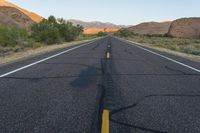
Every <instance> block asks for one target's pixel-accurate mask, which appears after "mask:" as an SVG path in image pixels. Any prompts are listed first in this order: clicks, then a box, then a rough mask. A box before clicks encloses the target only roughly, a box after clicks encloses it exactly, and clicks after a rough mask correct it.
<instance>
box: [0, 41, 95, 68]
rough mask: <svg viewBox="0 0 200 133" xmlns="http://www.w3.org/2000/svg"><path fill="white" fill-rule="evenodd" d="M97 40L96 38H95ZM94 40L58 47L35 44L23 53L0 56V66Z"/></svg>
mask: <svg viewBox="0 0 200 133" xmlns="http://www.w3.org/2000/svg"><path fill="white" fill-rule="evenodd" d="M95 39H97V38H95ZM95 39H88V40H81V41H74V42H70V43H64V44H59V45H43V44H39V43H38V44H37V45H34V46H35V48H31V49H30V48H29V49H25V50H23V51H18V52H12V53H9V54H8V55H5V56H0V64H1V65H2V64H6V63H9V62H13V61H18V60H22V59H25V58H30V57H33V56H36V55H39V54H44V53H48V52H51V51H54V50H58V49H62V48H67V47H70V46H75V45H78V44H80V43H84V42H89V41H92V40H95Z"/></svg>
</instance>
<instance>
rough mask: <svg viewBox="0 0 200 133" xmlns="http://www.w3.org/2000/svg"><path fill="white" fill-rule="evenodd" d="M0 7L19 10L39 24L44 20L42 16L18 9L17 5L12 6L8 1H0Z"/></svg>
mask: <svg viewBox="0 0 200 133" xmlns="http://www.w3.org/2000/svg"><path fill="white" fill-rule="evenodd" d="M0 6H6V7H13V8H15V9H18V10H19V11H21V12H22V13H24V14H25V15H27V16H28V17H30V18H31V19H32V20H33V21H34V22H37V23H38V22H40V21H41V20H42V19H43V17H41V16H40V15H38V14H36V13H33V12H29V11H27V10H25V9H22V8H20V7H18V6H17V5H15V4H12V3H10V2H8V1H6V0H0Z"/></svg>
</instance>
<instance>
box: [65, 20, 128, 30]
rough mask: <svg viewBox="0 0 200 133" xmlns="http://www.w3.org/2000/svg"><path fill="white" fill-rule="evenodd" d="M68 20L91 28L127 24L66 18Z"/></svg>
mask: <svg viewBox="0 0 200 133" xmlns="http://www.w3.org/2000/svg"><path fill="white" fill-rule="evenodd" d="M67 21H69V22H72V23H73V24H75V25H77V24H79V25H81V26H83V27H84V28H91V27H93V28H94V27H95V28H125V27H127V26H125V25H116V24H113V23H109V22H107V23H104V22H99V21H93V22H84V21H81V20H75V19H69V20H67Z"/></svg>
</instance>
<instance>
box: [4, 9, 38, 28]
mask: <svg viewBox="0 0 200 133" xmlns="http://www.w3.org/2000/svg"><path fill="white" fill-rule="evenodd" d="M33 23H34V21H33V20H32V19H31V18H30V17H28V16H27V15H25V14H24V13H22V12H21V11H20V10H18V9H16V8H13V7H6V6H0V24H3V25H15V26H17V27H21V28H23V27H28V26H30V25H31V24H33Z"/></svg>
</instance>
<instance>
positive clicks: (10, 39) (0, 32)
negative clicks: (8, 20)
mask: <svg viewBox="0 0 200 133" xmlns="http://www.w3.org/2000/svg"><path fill="white" fill-rule="evenodd" d="M28 44H29V40H28V33H27V31H26V30H25V29H21V28H17V27H14V26H2V25H1V26H0V45H1V46H2V47H15V46H17V45H28Z"/></svg>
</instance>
